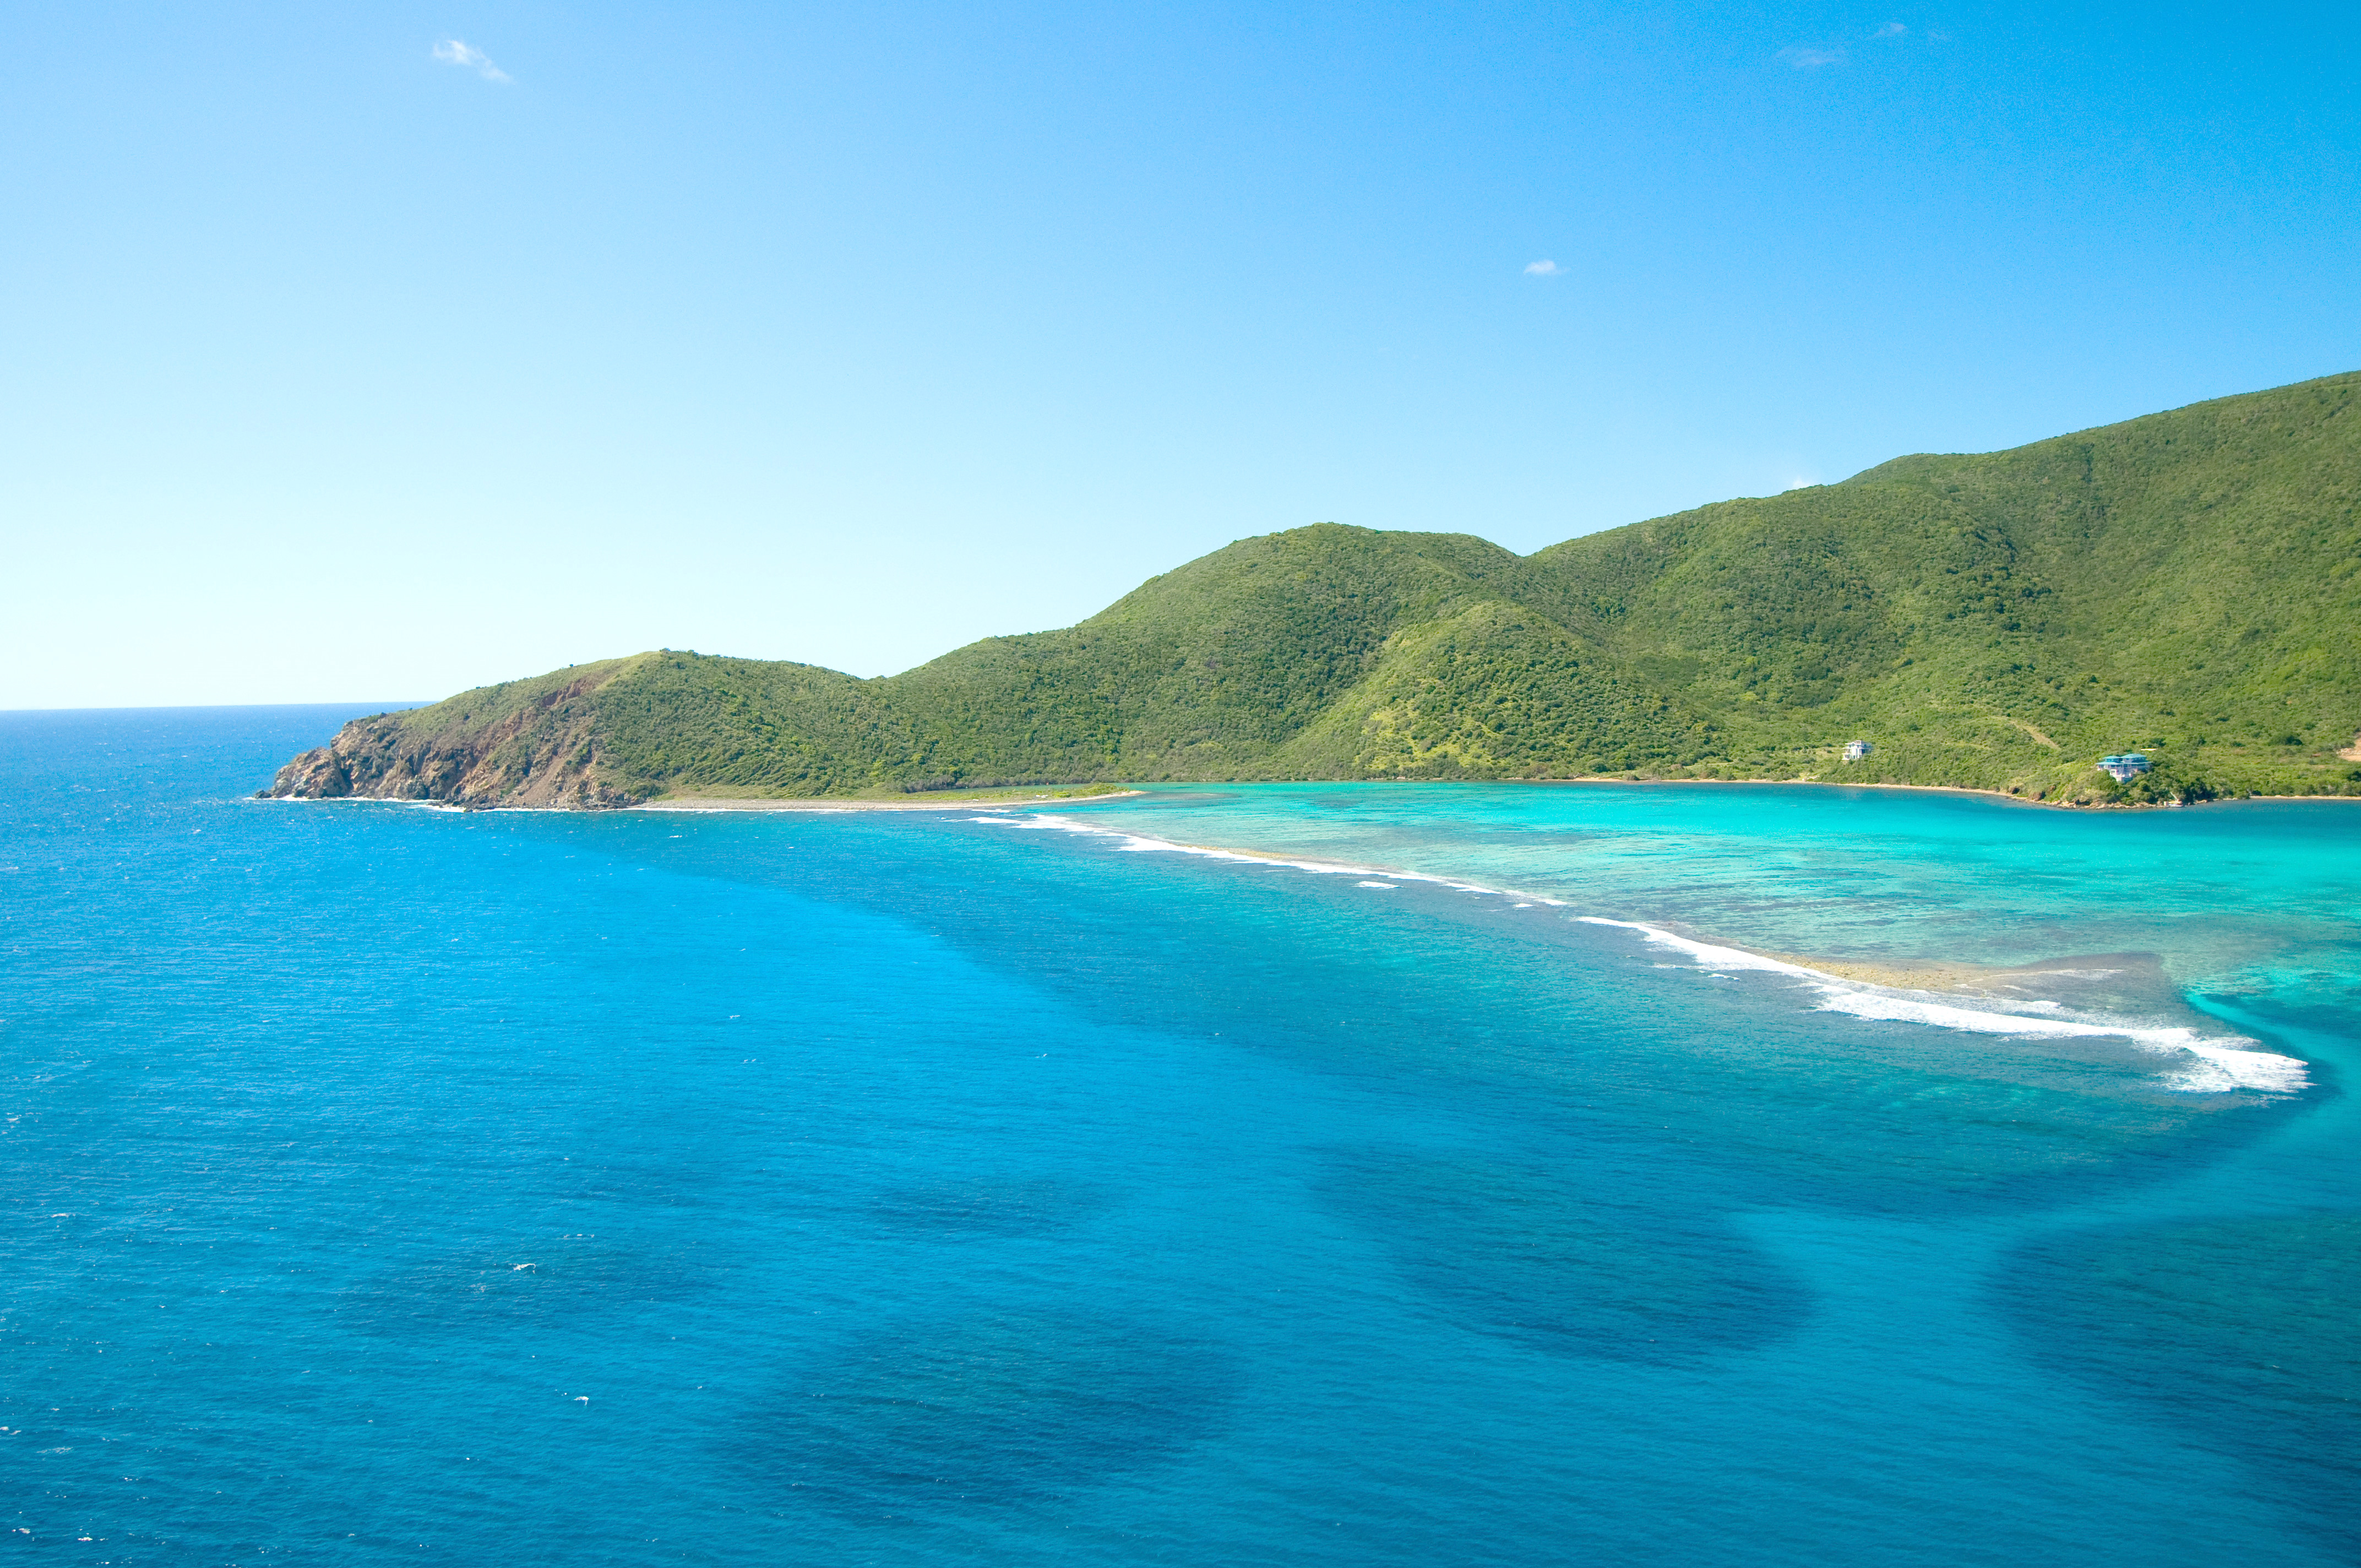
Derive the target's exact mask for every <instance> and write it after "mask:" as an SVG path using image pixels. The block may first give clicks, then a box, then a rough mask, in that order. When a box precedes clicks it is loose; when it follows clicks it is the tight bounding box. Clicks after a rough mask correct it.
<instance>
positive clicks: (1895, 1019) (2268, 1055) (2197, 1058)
mask: <svg viewBox="0 0 2361 1568" xmlns="http://www.w3.org/2000/svg"><path fill="white" fill-rule="evenodd" d="M967 820H968V821H971V822H979V823H983V824H984V825H986V826H988V827H994V828H1031V829H1037V830H1050V831H1057V832H1065V833H1080V834H1085V835H1088V836H1091V837H1093V838H1102V839H1115V840H1116V844H1115V848H1116V849H1117V850H1125V851H1129V852H1134V853H1144V854H1178V855H1198V856H1202V857H1204V858H1206V859H1209V860H1216V861H1235V862H1236V863H1238V864H1240V865H1252V866H1267V867H1269V868H1272V869H1274V870H1279V869H1286V870H1291V871H1300V872H1311V873H1312V875H1315V876H1350V877H1354V878H1356V879H1363V880H1361V882H1360V885H1361V886H1364V887H1385V886H1389V885H1390V884H1392V883H1405V882H1417V883H1427V884H1429V885H1431V886H1434V887H1444V888H1450V889H1452V890H1453V891H1455V892H1458V893H1471V894H1509V895H1510V896H1511V897H1514V898H1517V899H1519V900H1527V899H1530V900H1531V901H1532V903H1534V904H1540V905H1548V906H1550V907H1552V908H1564V907H1565V901H1564V900H1563V899H1555V898H1548V897H1544V896H1543V895H1542V894H1534V893H1525V892H1521V891H1518V890H1514V889H1508V888H1497V887H1487V886H1485V885H1483V884H1482V883H1473V882H1467V881H1465V880H1463V879H1461V878H1458V877H1449V876H1435V875H1431V874H1429V873H1427V872H1406V871H1400V870H1396V869H1395V868H1393V867H1390V866H1365V865H1356V864H1353V863H1350V862H1347V861H1319V860H1309V859H1301V858H1296V857H1291V856H1284V855H1266V854H1257V853H1255V852H1254V851H1251V850H1225V849H1220V848H1217V847H1215V846H1213V845H1209V844H1183V843H1180V842H1177V841H1176V840H1173V839H1159V838H1154V837H1152V836H1150V835H1148V834H1143V833H1133V832H1129V831H1127V830H1126V829H1124V828H1112V827H1102V826H1100V825H1099V824H1097V823H1094V822H1089V821H1085V820H1082V819H1081V818H1077V817H1062V816H1058V815H1055V814H1053V813H1049V812H1034V813H1028V814H1027V815H1025V816H1022V817H969V818H967ZM1380 878H1382V879H1384V880H1383V881H1377V880H1371V879H1380ZM1518 907H1525V905H1522V904H1520V905H1518ZM1575 918H1576V919H1577V920H1580V921H1582V922H1583V923H1585V924H1587V925H1591V926H1614V927H1621V928H1623V929H1625V930H1631V931H1637V932H1639V933H1640V934H1641V935H1642V937H1643V938H1645V939H1646V940H1648V941H1649V942H1652V943H1654V944H1656V945H1659V946H1662V947H1668V948H1675V949H1677V950H1679V951H1681V952H1684V953H1686V954H1687V955H1688V956H1689V957H1690V958H1691V959H1694V960H1695V961H1696V967H1697V968H1699V969H1702V970H1707V971H1708V972H1713V971H1720V970H1764V971H1767V972H1770V973H1773V974H1784V975H1787V976H1790V977H1792V978H1794V979H1795V980H1799V981H1803V982H1804V983H1805V984H1806V985H1807V986H1809V987H1811V988H1812V989H1813V990H1814V991H1817V992H1818V993H1819V995H1820V1003H1819V1007H1818V1009H1817V1010H1818V1011H1820V1012H1826V1013H1844V1014H1850V1015H1851V1016H1853V1017H1856V1018H1865V1019H1872V1020H1876V1021H1880V1022H1885V1023H1896V1024H1925V1025H1931V1026H1933V1027H1935V1028H1940V1029H1961V1030H1967V1031H1970V1032H1972V1033H1975V1034H1982V1035H2004V1036H2016V1037H2019V1038H2024V1037H2028V1036H2030V1037H2038V1038H2049V1039H2062V1038H2088V1039H2125V1040H2129V1041H2130V1042H2131V1043H2132V1044H2133V1045H2135V1046H2136V1047H2139V1048H2140V1049H2142V1050H2145V1051H2150V1052H2153V1053H2155V1054H2157V1055H2159V1056H2170V1057H2179V1058H2182V1060H2181V1062H2180V1063H2178V1064H2176V1069H2175V1070H2173V1071H2171V1072H2169V1073H2168V1074H2167V1075H2166V1078H2165V1083H2166V1086H2167V1087H2168V1088H2170V1089H2173V1090H2176V1091H2180V1092H2183V1093H2191V1094H2221V1093H2227V1092H2230V1091H2236V1090H2252V1091H2261V1092H2263V1093H2268V1094H2294V1093H2297V1092H2300V1091H2302V1090H2303V1089H2304V1088H2306V1087H2307V1086H2308V1085H2309V1083H2310V1081H2311V1080H2310V1079H2309V1078H2308V1077H2307V1075H2306V1071H2305V1067H2304V1064H2303V1063H2302V1062H2301V1061H2300V1060H2298V1059H2297V1058H2293V1057H2283V1056H2279V1055H2276V1054H2274V1053H2272V1052H2270V1051H2266V1050H2262V1049H2260V1048H2259V1042H2257V1041H2255V1040H2251V1039H2248V1038H2246V1036H2242V1035H2229V1036H2202V1035H2200V1034H2198V1033H2197V1031H2196V1030H2194V1029H2190V1028H2185V1027H2181V1026H2179V1025H2158V1024H2144V1023H2138V1022H2136V1021H2132V1020H2128V1019H2107V1018H2075V1017H2068V1016H2063V1015H2062V1014H2063V1013H2064V1009H2063V1008H2061V1007H2060V1006H2059V1003H2055V1002H2046V1001H2027V1002H2022V1003H2010V1004H2008V1005H2007V1006H2001V1005H1991V1006H1982V1007H1978V1006H1970V1005H1967V1004H1965V1003H1963V1002H1961V1001H1960V999H1958V998H1955V997H1946V996H1941V995H1938V994H1937V993H1934V992H1915V991H1901V990H1895V989H1892V988H1889V987H1884V986H1869V985H1863V984H1861V982H1859V981H1848V980H1844V979H1841V978H1839V977H1838V976H1836V975H1832V974H1827V973H1823V972H1822V971H1821V970H1815V969H1806V968H1805V967H1804V966H1803V965H1801V964H1791V963H1786V962H1784V961H1782V960H1781V959H1770V958H1764V957H1763V955H1762V954H1760V953H1750V952H1748V951H1746V950H1745V949H1744V948H1729V947H1722V946H1719V945H1718V944H1715V943H1712V942H1700V941H1697V940H1696V939H1695V938H1688V937H1681V936H1676V935H1675V934H1674V933H1672V932H1670V931H1667V930H1664V929H1663V928H1662V927H1655V926H1649V925H1645V924H1642V922H1640V921H1636V920H1612V919H1609V918H1608V917H1607V916H1602V915H1578V916H1575ZM2011 1008H2016V1009H2022V1011H2011V1010H2010V1009H2011Z"/></svg>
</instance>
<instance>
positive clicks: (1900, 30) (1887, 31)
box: [1869, 22, 1910, 38]
mask: <svg viewBox="0 0 2361 1568" xmlns="http://www.w3.org/2000/svg"><path fill="white" fill-rule="evenodd" d="M1909 30H1910V29H1909V28H1907V27H1904V26H1903V25H1902V24H1901V23H1899V22H1888V23H1886V24H1885V26H1883V27H1880V28H1878V29H1877V31H1875V32H1873V33H1872V34H1870V35H1869V36H1870V37H1871V38H1900V37H1901V36H1902V35H1903V34H1905V33H1906V32H1908V31H1909Z"/></svg>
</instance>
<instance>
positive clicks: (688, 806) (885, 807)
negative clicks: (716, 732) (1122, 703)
mask: <svg viewBox="0 0 2361 1568" xmlns="http://www.w3.org/2000/svg"><path fill="white" fill-rule="evenodd" d="M1147 793H1148V791H1146V790H1144V789H1120V790H1109V791H1107V792H1106V793H1105V794H1104V795H996V796H986V795H970V796H965V797H955V798H950V799H945V798H944V797H942V796H939V795H938V796H936V797H935V798H933V799H931V800H929V799H927V798H925V797H923V796H917V797H907V798H904V799H901V800H860V799H852V798H845V797H839V798H837V799H833V800H831V799H828V798H826V797H806V798H802V799H796V800H759V799H757V800H730V799H719V800H715V799H704V800H700V799H697V798H694V797H691V798H686V799H681V800H649V801H642V802H641V803H640V804H639V805H637V806H619V807H617V808H616V809H618V810H621V811H821V812H836V811H943V810H958V809H961V808H962V807H965V806H993V807H997V808H998V809H1000V810H1003V811H1006V810H1010V809H1013V808H1016V807H1022V806H1060V807H1064V806H1094V805H1096V804H1097V803H1098V802H1100V801H1102V800H1130V799H1134V798H1136V797H1137V796H1139V795H1146V794H1147Z"/></svg>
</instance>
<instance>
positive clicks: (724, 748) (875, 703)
mask: <svg viewBox="0 0 2361 1568" xmlns="http://www.w3.org/2000/svg"><path fill="white" fill-rule="evenodd" d="M2356 393H2361V375H2347V376H2338V377H2331V378H2325V379H2323V380H2319V381H2312V382H2306V383H2303V384H2301V385H2299V386H2294V387H2287V388H2281V389H2277V390H2275V391H2269V392H2261V393H2254V394H2250V395H2247V396H2245V397H2237V398H2226V399H2222V400H2217V401H2214V402H2208V403H2200V404H2196V405H2193V406H2191V407H2190V408H2186V409H2180V410H2176V411H2171V412H2169V413H2162V414H2155V415H2150V416H2148V417H2147V418H2144V419H2138V420H2133V421H2129V422H2125V423H2123V424H2119V425H2114V426H2109V427H2107V428H2104V429H2101V430H2094V431H2086V432H2083V433H2079V434H2076V435H2070V436H2062V437H2059V438H2057V439H2055V440H2051V441H2046V442H2039V443H2036V444H2033V445H2030V446H2025V447H2019V448H2015V449H2014V450H2012V451H2008V452H2001V453H1993V454H1987V455H1978V456H1932V455H1922V456H1915V457H1905V458H1899V459H1896V460H1894V462H1891V463H1887V464H1884V465H1882V466H1879V467H1876V468H1872V469H1871V470H1869V471H1868V472H1866V473H1864V474H1861V475H1858V476H1856V477H1853V478H1851V479H1849V480H1846V481H1845V482H1844V483H1842V484H1839V485H1829V486H1820V487H1815V488H1808V489H1803V490H1795V491H1789V492H1787V493H1786V494H1784V495H1780V496H1774V497H1769V498H1764V499H1751V500H1735V501H1728V502H1723V503H1720V504H1718V505H1715V506H1709V507H1704V508H1700V509H1699V510H1696V511H1692V512H1686V513H1683V514H1681V515H1679V516H1675V517H1669V518H1660V519H1657V520H1654V521H1649V522H1642V523H1635V524H1632V525H1631V526H1629V527H1626V528H1620V529H1615V530H1610V531H1609V532H1602V533H1597V534H1591V535H1587V536H1585V537H1582V538H1579V539H1575V540H1571V541H1568V542H1567V543H1564V544H1559V545H1555V546H1553V547H1551V548H1550V549H1547V550H1543V551H1541V552H1539V553H1538V554H1533V555H1531V556H1519V555H1516V554H1511V553H1510V552H1509V551H1506V550H1503V549H1501V548H1499V546H1497V545H1494V544H1491V543H1487V542H1486V541H1484V540H1481V539H1477V538H1475V537H1473V536H1471V535H1467V534H1450V533H1398V532H1373V531H1370V530H1367V529H1357V528H1345V527H1340V526H1337V525H1335V524H1333V523H1323V524H1317V525H1314V526H1312V527H1309V528H1301V529H1295V530H1290V531H1289V532H1284V533H1279V534H1271V535H1267V536H1263V537H1260V538H1255V539H1246V540H1241V541H1239V542H1238V543H1235V544H1232V545H1230V546H1229V547H1227V548H1226V549H1224V550H1220V551H1217V552H1215V553H1214V554H1211V555H1208V556H1205V557H1203V558H1202V559H1201V560H1198V561H1194V562H1191V563H1190V564H1189V565H1185V566H1182V567H1180V568H1178V569H1177V570H1175V571H1173V572H1170V573H1168V574H1166V575H1165V576H1160V577H1157V578H1155V579H1152V580H1151V581H1149V582H1148V583H1146V584H1144V585H1142V586H1141V587H1139V588H1138V589H1137V590H1135V591H1134V592H1133V593H1131V594H1130V595H1128V596H1126V598H1123V599H1122V600H1120V601H1118V602H1117V603H1116V604H1115V605H1113V606H1111V607H1109V608H1108V609H1105V610H1104V611H1102V612H1101V613H1100V614H1098V615H1096V616H1094V617H1093V618H1092V619H1090V620H1086V621H1083V622H1082V623H1081V624H1080V625H1078V626H1074V627H1071V628H1068V629H1065V630H1059V631H1047V632H1038V633H1032V634H1029V635H1025V636H1016V637H995V638H988V639H986V640H984V641H982V642H978V643H974V644H972V645H970V646H968V647H966V648H962V649H960V650H957V651H956V652H951V653H949V654H946V655H944V656H943V657H942V658H940V659H938V660H936V661H934V662H933V663H928V664H925V665H922V666H920V667H919V668H917V669H915V670H911V671H908V672H906V673H904V674H899V675H894V676H888V677H883V678H879V679H874V680H861V679H856V678H854V677H852V676H850V675H846V674H840V673H839V672H836V671H832V670H825V669H821V668H818V667H817V666H814V665H809V664H797V663H784V662H776V661H764V660H749V659H729V658H716V657H711V656H707V655H701V654H696V653H688V652H674V651H669V650H667V651H662V652H649V653H641V654H636V655H633V656H631V657H629V658H624V659H615V660H609V661H606V662H604V663H598V664H588V665H583V666H579V667H578V668H569V669H566V670H560V671H554V672H552V673H551V674H546V675H542V676H538V677H534V678H533V679H529V680H522V681H514V682H510V683H506V684H504V685H495V686H486V687H480V688H478V689H477V690H474V691H470V692H465V693H462V694H460V695H459V696H455V697H451V698H449V699H447V700H445V701H444V702H440V703H437V704H434V705H433V706H432V707H424V708H418V709H413V710H411V711H408V712H403V713H391V714H382V715H378V716H375V717H373V718H364V719H358V720H356V721H354V722H353V723H352V724H349V725H347V726H346V728H345V729H343V730H342V731H341V732H340V733H338V734H337V736H336V737H335V739H334V740H332V741H331V742H330V743H329V744H328V745H327V746H325V747H323V748H320V749H318V750H316V751H307V752H305V753H304V754H303V755H302V756H301V757H298V758H296V759H295V760H294V761H292V762H290V763H289V764H288V765H287V766H286V767H285V768H283V769H281V770H280V773H279V776H278V778H277V779H276V780H275V781H274V782H273V784H271V786H270V788H269V790H268V791H266V792H264V793H266V794H270V795H282V796H302V797H307V798H320V797H343V796H370V797H378V798H387V799H403V800H433V801H442V802H447V803H451V804H455V805H461V806H562V807H602V806H625V805H631V804H634V803H637V802H641V801H645V800H651V799H657V798H661V797H664V796H666V795H704V796H715V795H720V796H730V795H739V796H748V797H754V796H767V797H828V796H841V795H862V794H866V795H875V794H880V793H897V792H918V791H927V790H933V789H942V788H950V787H965V786H975V785H998V784H1015V785H1023V784H1088V783H1094V782H1100V781H1106V780H1116V779H1122V780H1131V781H1148V780H1192V779H1193V780H1225V779H1236V780H1248V779H1439V778H1451V779H1511V778H1515V779H1547V778H1576V777H1601V776H1605V777H1623V778H1723V779H1740V778H1757V779H1791V778H1817V779H1821V780H1825V781H1837V780H1842V781H1847V782H1857V783H1861V784H1922V785H1956V786H1960V787H1968V788H1977V789H1991V790H1998V791H2002V792H2004V793H2007V794H2011V795H2017V796H2019V797H2021V798H2025V799H2029V800H2043V801H2049V802H2068V803H2076V804H2127V805H2137V804H2163V803H2169V802H2178V801H2190V800H2202V799H2208V798H2213V797H2214V796H2217V795H2242V794H2263V795H2361V766H2356V765H2355V761H2356V759H2355V757H2354V756H2353V754H2352V751H2351V750H2350V749H2351V748H2353V747H2354V746H2355V742H2356V731H2361V638H2356V636H2355V635H2354V634H2353V629H2354V628H2355V627H2356V625H2357V624H2361V412H2356V410H2355V403H2356ZM1849 740H1866V741H1869V742H1871V743H1872V749H1871V750H1870V751H1869V752H1868V753H1867V754H1866V755H1864V756H1861V757H1859V758H1857V759H1854V760H1847V759H1846V757H1845V752H1844V748H1845V745H1846V742H1848V741H1849ZM2134 750H2136V751H2144V752H2146V753H2147V754H2148V755H2150V756H2152V757H2153V758H2154V759H2155V762H2156V767H2155V770H2154V772H2153V773H2148V774H2145V775H2138V776H2135V777H2131V778H2128V779H2125V780H2120V781H2119V780H2116V779H2114V778H2111V777H2109V776H2108V775H2107V774H2105V773H2102V772H2101V771H2100V770H2099V769H2098V767H2097V766H2096V763H2097V760H2098V759H2099V757H2100V756H2101V755H2103V754H2108V753H2114V752H2119V751H2134Z"/></svg>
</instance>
